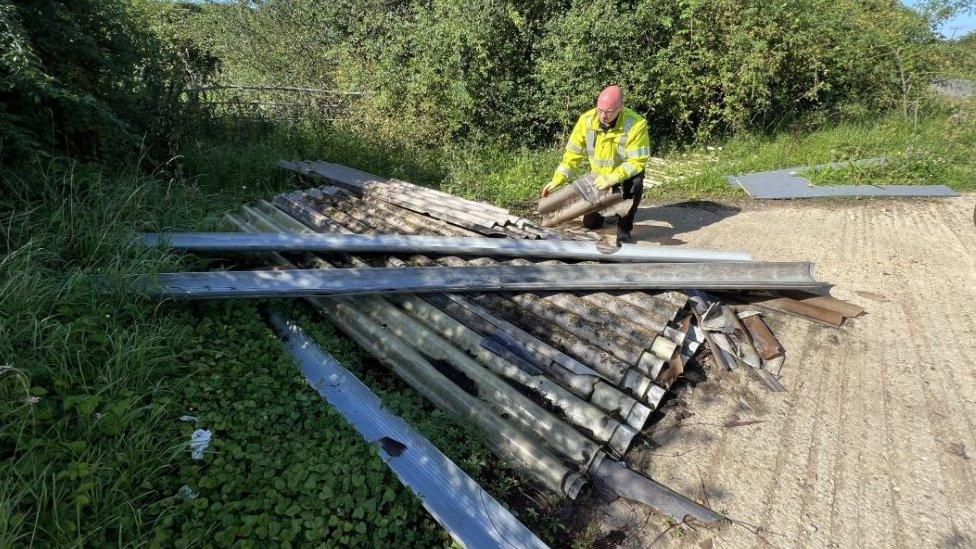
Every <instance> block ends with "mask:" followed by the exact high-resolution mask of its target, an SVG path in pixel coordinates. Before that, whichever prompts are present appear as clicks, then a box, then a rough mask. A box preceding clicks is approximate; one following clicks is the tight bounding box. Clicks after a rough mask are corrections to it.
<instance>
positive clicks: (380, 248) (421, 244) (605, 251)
mask: <svg viewBox="0 0 976 549" xmlns="http://www.w3.org/2000/svg"><path fill="white" fill-rule="evenodd" d="M136 240H137V242H138V243H140V244H143V245H146V246H167V247H170V248H180V249H184V250H190V251H204V252H342V253H349V252H365V253H407V254H434V255H466V256H467V255H475V256H503V257H522V258H525V257H530V258H547V259H553V258H556V259H573V260H583V261H605V262H620V263H647V262H668V263H685V262H716V261H751V260H752V256H751V255H749V254H748V253H745V252H727V251H724V250H705V249H697V248H679V247H661V248H656V247H650V246H639V245H636V244H624V245H622V246H620V247H613V246H597V245H596V244H594V243H592V242H581V241H577V240H516V239H511V238H505V239H502V238H475V237H463V236H457V237H452V236H419V235H399V234H379V235H363V234H321V233H306V234H294V233H147V234H142V235H139V236H138V237H137V239H136Z"/></svg>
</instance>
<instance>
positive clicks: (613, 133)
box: [552, 107, 651, 186]
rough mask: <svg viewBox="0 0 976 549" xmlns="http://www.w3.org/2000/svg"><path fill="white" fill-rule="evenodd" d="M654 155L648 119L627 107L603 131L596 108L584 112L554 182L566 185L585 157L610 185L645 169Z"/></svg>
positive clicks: (571, 137)
mask: <svg viewBox="0 0 976 549" xmlns="http://www.w3.org/2000/svg"><path fill="white" fill-rule="evenodd" d="M650 156H651V140H650V138H649V137H648V135H647V121H646V120H644V117H642V116H641V115H639V114H637V113H636V112H634V111H632V110H630V109H628V108H626V107H624V108H623V110H621V111H620V114H619V115H617V121H616V122H615V123H614V125H613V127H611V128H609V129H607V130H605V131H604V130H603V129H601V128H600V119H599V118H598V117H597V113H596V109H591V110H589V111H586V112H585V113H583V115H582V116H580V117H579V120H577V121H576V125H575V126H573V133H571V134H570V135H569V141H567V142H566V152H564V153H563V159H562V161H561V162H560V163H559V167H557V168H556V172H555V173H554V174H553V175H552V182H553V183H555V184H556V185H557V186H559V185H564V184H565V183H566V182H567V181H569V180H570V179H572V177H573V172H574V171H575V170H576V169H577V168H578V167H579V164H580V162H582V161H583V159H584V158H588V159H589V161H590V171H591V172H593V173H595V174H597V175H602V176H604V180H605V181H606V182H607V185H616V184H617V183H620V182H621V181H624V180H625V179H629V178H631V177H633V176H635V175H637V174H639V173H642V172H643V171H644V166H645V165H646V164H647V159H648V158H650Z"/></svg>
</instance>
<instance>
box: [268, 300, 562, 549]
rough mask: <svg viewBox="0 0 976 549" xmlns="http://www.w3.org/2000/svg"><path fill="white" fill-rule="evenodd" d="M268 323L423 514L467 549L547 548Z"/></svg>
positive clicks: (311, 348) (355, 384)
mask: <svg viewBox="0 0 976 549" xmlns="http://www.w3.org/2000/svg"><path fill="white" fill-rule="evenodd" d="M270 318H271V323H272V324H273V325H274V327H275V329H276V330H277V331H278V333H279V334H280V335H281V337H282V338H283V339H284V340H285V342H286V344H287V345H288V349H289V351H291V353H292V355H293V356H294V357H295V362H296V363H297V364H298V366H299V368H300V369H301V371H302V374H304V376H305V379H306V380H307V381H308V383H309V385H311V386H312V388H313V389H315V390H316V391H317V392H318V393H319V394H320V395H322V397H323V398H325V399H326V400H327V401H328V402H329V404H331V405H332V406H333V407H335V408H336V410H338V411H339V413H341V414H342V416H343V417H344V418H346V420H347V421H348V422H349V423H351V424H352V426H353V427H354V428H355V429H356V430H357V431H359V433H360V434H361V435H362V436H363V438H365V439H366V441H367V442H369V443H371V444H376V449H377V452H379V454H380V456H381V457H382V458H383V461H384V462H386V464H387V466H388V467H389V468H390V469H392V470H393V472H394V473H396V475H397V477H399V478H400V480H401V482H403V483H404V484H405V485H406V486H407V487H409V488H410V489H411V490H413V492H414V493H415V494H417V497H418V498H420V501H421V503H422V504H423V506H424V508H425V509H427V510H428V511H429V512H430V514H431V515H433V517H434V519H436V520H437V522H438V523H440V524H441V525H442V526H443V527H444V528H445V529H446V530H447V531H448V532H449V533H450V534H451V536H452V537H454V539H455V540H457V542H458V543H460V544H461V545H463V546H465V547H513V548H518V547H539V548H544V547H546V545H545V544H544V543H542V541H541V540H539V538H538V537H536V536H535V534H533V533H532V532H531V531H530V530H529V529H528V528H526V527H525V525H523V524H522V523H521V522H519V520H518V519H516V518H515V517H514V516H513V515H512V514H511V513H510V512H509V511H508V510H507V509H505V508H504V507H503V506H502V505H501V504H500V503H498V501H496V500H495V498H493V497H492V496H491V495H490V494H488V493H487V492H485V491H484V489H482V488H481V486H479V485H478V483H477V482H475V481H474V479H472V478H471V477H470V476H468V475H467V473H465V472H464V471H462V470H461V469H460V468H459V467H458V466H457V465H455V464H454V462H452V461H451V460H450V459H448V458H447V456H445V455H444V454H443V453H441V452H440V451H439V450H438V449H437V448H436V447H435V446H434V445H433V444H431V443H430V441H428V440H427V439H426V438H424V437H423V436H422V435H420V434H419V433H417V432H416V431H415V430H414V429H413V428H412V427H410V426H409V425H407V423H406V422H404V421H403V420H402V419H400V418H399V417H396V416H395V415H393V414H391V413H390V412H388V411H387V410H386V409H385V408H384V407H383V405H382V403H381V402H380V400H379V398H377V397H376V395H375V394H373V392H372V391H370V390H369V388H368V387H366V386H365V385H364V384H363V383H362V382H361V381H359V379H357V378H356V376H354V375H353V374H352V373H350V372H349V371H348V370H346V369H345V368H343V367H342V365H341V364H339V362H338V361H336V360H335V358H334V357H332V355H330V354H328V353H326V352H325V351H323V350H322V349H320V348H319V347H318V346H317V345H316V344H315V343H314V342H313V341H312V340H311V339H309V338H308V337H307V336H306V335H305V334H304V333H303V332H302V330H301V328H299V327H298V326H297V325H296V324H295V323H294V322H291V321H288V320H285V319H284V318H283V317H282V316H281V315H280V314H277V313H274V312H272V313H271V315H270Z"/></svg>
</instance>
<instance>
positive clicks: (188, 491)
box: [176, 484, 197, 501]
mask: <svg viewBox="0 0 976 549" xmlns="http://www.w3.org/2000/svg"><path fill="white" fill-rule="evenodd" d="M176 495H177V496H179V497H181V498H183V499H185V500H187V501H189V500H194V499H197V493H196V492H195V491H194V490H193V488H190V487H189V486H187V485H186V484H184V485H183V486H180V489H179V491H177V492H176Z"/></svg>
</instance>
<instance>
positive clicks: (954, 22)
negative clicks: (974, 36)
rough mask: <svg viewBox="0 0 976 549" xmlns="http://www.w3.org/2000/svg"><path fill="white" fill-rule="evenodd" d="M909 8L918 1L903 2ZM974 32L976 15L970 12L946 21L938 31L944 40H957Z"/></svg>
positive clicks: (906, 0) (905, 0)
mask: <svg viewBox="0 0 976 549" xmlns="http://www.w3.org/2000/svg"><path fill="white" fill-rule="evenodd" d="M903 1H904V2H905V3H906V4H908V5H909V6H914V5H915V4H918V3H919V0H903ZM974 30H976V13H973V12H970V13H967V14H964V15H959V16H957V17H955V18H954V19H951V20H949V21H946V22H945V23H944V24H943V25H942V27H941V28H940V29H939V31H940V32H942V34H943V35H944V36H945V37H946V38H959V37H960V36H963V35H965V34H967V33H970V32H973V31H974Z"/></svg>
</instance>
